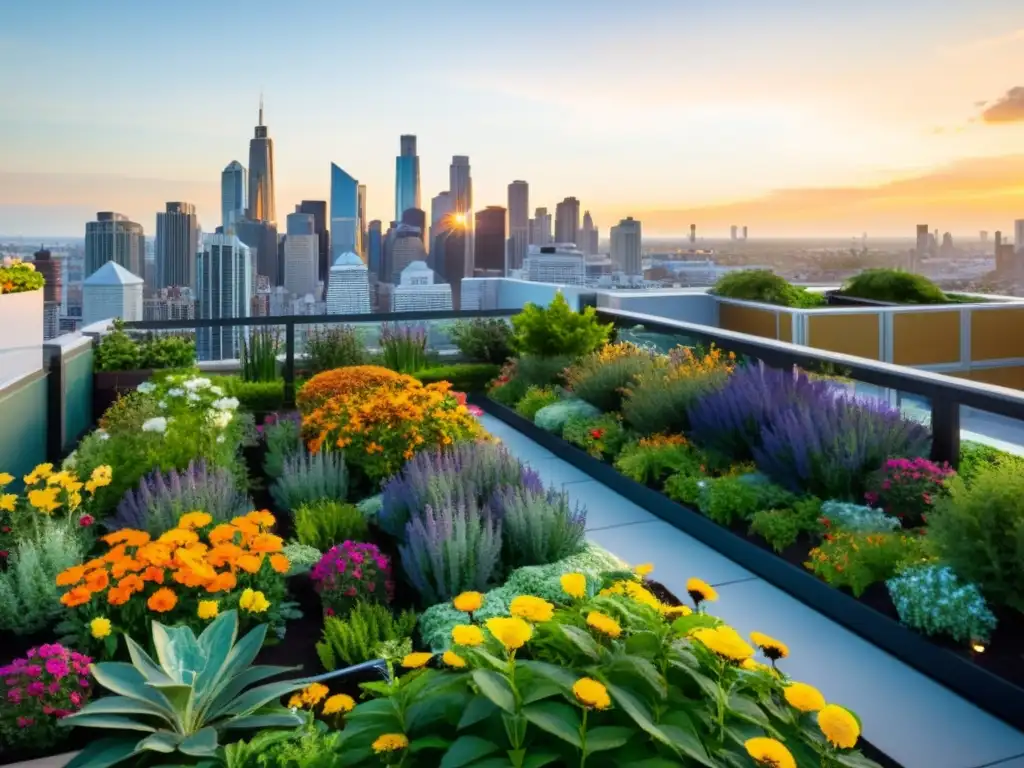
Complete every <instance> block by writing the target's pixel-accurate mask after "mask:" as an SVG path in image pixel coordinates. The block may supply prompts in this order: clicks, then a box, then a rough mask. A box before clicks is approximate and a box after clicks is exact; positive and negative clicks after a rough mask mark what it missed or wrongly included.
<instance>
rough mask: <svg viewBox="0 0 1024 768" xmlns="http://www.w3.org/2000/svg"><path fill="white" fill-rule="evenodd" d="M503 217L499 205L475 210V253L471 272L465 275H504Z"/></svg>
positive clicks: (504, 214)
mask: <svg viewBox="0 0 1024 768" xmlns="http://www.w3.org/2000/svg"><path fill="white" fill-rule="evenodd" d="M505 217H506V211H505V209H504V208H502V207H501V206H500V205H489V206H487V207H486V208H484V209H483V210H482V211H477V212H476V222H475V223H476V245H475V246H474V248H475V249H476V253H475V254H474V256H473V264H474V269H473V274H472V275H466V277H504V275H505V274H506V272H505Z"/></svg>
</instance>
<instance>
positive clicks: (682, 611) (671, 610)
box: [660, 605, 693, 617]
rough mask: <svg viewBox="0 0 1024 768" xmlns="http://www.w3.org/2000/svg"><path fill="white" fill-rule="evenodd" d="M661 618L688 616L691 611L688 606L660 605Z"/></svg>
mask: <svg viewBox="0 0 1024 768" xmlns="http://www.w3.org/2000/svg"><path fill="white" fill-rule="evenodd" d="M660 610H661V615H662V616H666V617H667V616H689V615H690V614H691V613H693V611H691V610H690V606H688V605H662V606H661V609H660Z"/></svg>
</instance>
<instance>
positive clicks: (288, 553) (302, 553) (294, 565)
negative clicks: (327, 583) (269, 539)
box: [281, 541, 323, 576]
mask: <svg viewBox="0 0 1024 768" xmlns="http://www.w3.org/2000/svg"><path fill="white" fill-rule="evenodd" d="M281 551H282V553H283V554H284V556H285V557H287V558H288V562H289V563H290V564H291V567H290V568H289V569H288V573H287V575H288V576H295V575H297V574H300V573H309V572H310V571H311V570H313V566H314V565H316V564H317V563H319V562H320V558H321V557H323V552H321V551H320V550H319V549H317V548H316V547H309V546H306V545H305V544H299V543H297V542H294V541H290V542H288V543H287V544H285V545H284V549H283V550H281Z"/></svg>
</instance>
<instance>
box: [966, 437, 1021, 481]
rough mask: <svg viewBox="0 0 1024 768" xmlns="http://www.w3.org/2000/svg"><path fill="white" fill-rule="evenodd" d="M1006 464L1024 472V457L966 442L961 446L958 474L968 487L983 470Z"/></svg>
mask: <svg viewBox="0 0 1024 768" xmlns="http://www.w3.org/2000/svg"><path fill="white" fill-rule="evenodd" d="M1006 463H1012V464H1014V465H1016V466H1017V469H1018V471H1019V472H1024V457H1021V456H1016V455H1014V454H1012V453H1007V452H1006V451H1001V450H999V449H998V448H993V447H992V446H991V445H986V444H985V443H976V442H973V441H970V440H965V441H963V442H962V443H961V444H960V463H959V464H957V468H956V473H957V474H958V475H959V476H960V478H961V479H962V480H963V481H964V483H965V484H966V485H970V484H971V483H973V482H974V478H975V476H976V475H978V473H979V472H981V470H983V469H986V468H988V467H993V466H997V465H999V464H1006Z"/></svg>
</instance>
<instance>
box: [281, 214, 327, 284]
mask: <svg viewBox="0 0 1024 768" xmlns="http://www.w3.org/2000/svg"><path fill="white" fill-rule="evenodd" d="M315 227H316V223H315V220H314V218H313V216H312V215H311V214H308V213H289V214H288V230H287V232H288V234H287V235H285V240H284V287H285V290H286V291H288V293H290V294H295V295H296V296H298V297H300V298H301V297H304V296H306V295H307V294H312V295H313V296H314V298H315V297H316V293H317V279H318V270H317V259H318V253H317V247H318V245H319V240H318V238H317V236H316V232H315V231H314V230H315Z"/></svg>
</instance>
